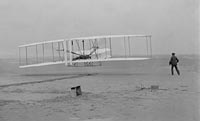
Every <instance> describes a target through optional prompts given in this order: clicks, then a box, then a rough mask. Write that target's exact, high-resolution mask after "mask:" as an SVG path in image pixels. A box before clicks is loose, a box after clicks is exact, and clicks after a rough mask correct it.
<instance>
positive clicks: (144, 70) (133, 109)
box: [0, 58, 200, 121]
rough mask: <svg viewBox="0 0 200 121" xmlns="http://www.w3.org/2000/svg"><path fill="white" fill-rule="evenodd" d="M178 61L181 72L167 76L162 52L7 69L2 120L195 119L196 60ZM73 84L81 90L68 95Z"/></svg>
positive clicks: (1, 101) (0, 96)
mask: <svg viewBox="0 0 200 121" xmlns="http://www.w3.org/2000/svg"><path fill="white" fill-rule="evenodd" d="M180 62H181V63H180V65H179V68H180V71H181V76H178V75H177V74H176V73H175V75H174V76H171V75H170V67H169V66H168V59H167V60H166V59H160V58H154V59H151V60H145V61H142V62H117V63H114V65H112V64H113V63H112V64H110V63H105V64H103V66H102V67H95V68H91V67H87V68H76V69H75V68H69V69H68V68H67V67H63V66H62V65H59V66H56V67H55V66H51V67H43V68H39V69H38V68H34V69H26V70H20V71H17V72H13V71H11V70H7V71H6V75H7V76H3V74H2V77H1V78H0V79H1V82H0V85H1V86H0V121H199V120H200V118H199V114H200V113H199V109H200V107H199V95H200V91H199V90H198V87H199V83H198V81H199V77H198V76H199V70H198V68H199V64H198V63H196V61H195V62H193V58H180ZM1 66H2V65H1ZM13 68H14V67H13ZM15 71H16V70H15ZM11 72H12V73H11ZM9 73H11V74H9ZM88 73H89V75H88ZM4 75H5V73H4ZM6 79H7V80H6ZM77 85H81V88H82V91H83V95H82V96H79V97H72V96H71V93H70V88H71V87H72V86H77ZM151 85H158V86H159V89H157V90H151V89H149V88H150V87H151Z"/></svg>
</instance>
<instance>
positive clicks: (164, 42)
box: [0, 0, 199, 57]
mask: <svg viewBox="0 0 200 121" xmlns="http://www.w3.org/2000/svg"><path fill="white" fill-rule="evenodd" d="M198 12H199V11H198V3H197V0H0V15H1V19H0V35H1V36H0V56H1V57H5V56H16V57H17V56H18V48H17V46H18V45H21V44H28V43H31V42H39V41H42V40H53V39H61V38H71V37H81V36H94V35H109V34H151V35H152V46H153V54H170V53H171V52H176V53H178V54H194V53H195V54H197V53H198V48H199V42H198Z"/></svg>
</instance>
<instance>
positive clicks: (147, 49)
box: [146, 36, 149, 56]
mask: <svg viewBox="0 0 200 121" xmlns="http://www.w3.org/2000/svg"><path fill="white" fill-rule="evenodd" d="M146 46H147V56H148V55H149V47H148V39H147V36H146Z"/></svg>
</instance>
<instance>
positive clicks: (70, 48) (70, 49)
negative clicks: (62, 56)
mask: <svg viewBox="0 0 200 121" xmlns="http://www.w3.org/2000/svg"><path fill="white" fill-rule="evenodd" d="M68 42H69V43H68V45H69V63H70V65H72V40H69V41H68Z"/></svg>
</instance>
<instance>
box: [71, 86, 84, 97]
mask: <svg viewBox="0 0 200 121" xmlns="http://www.w3.org/2000/svg"><path fill="white" fill-rule="evenodd" d="M71 91H72V93H73V95H75V96H80V95H82V91H81V86H76V87H72V88H71Z"/></svg>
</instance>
